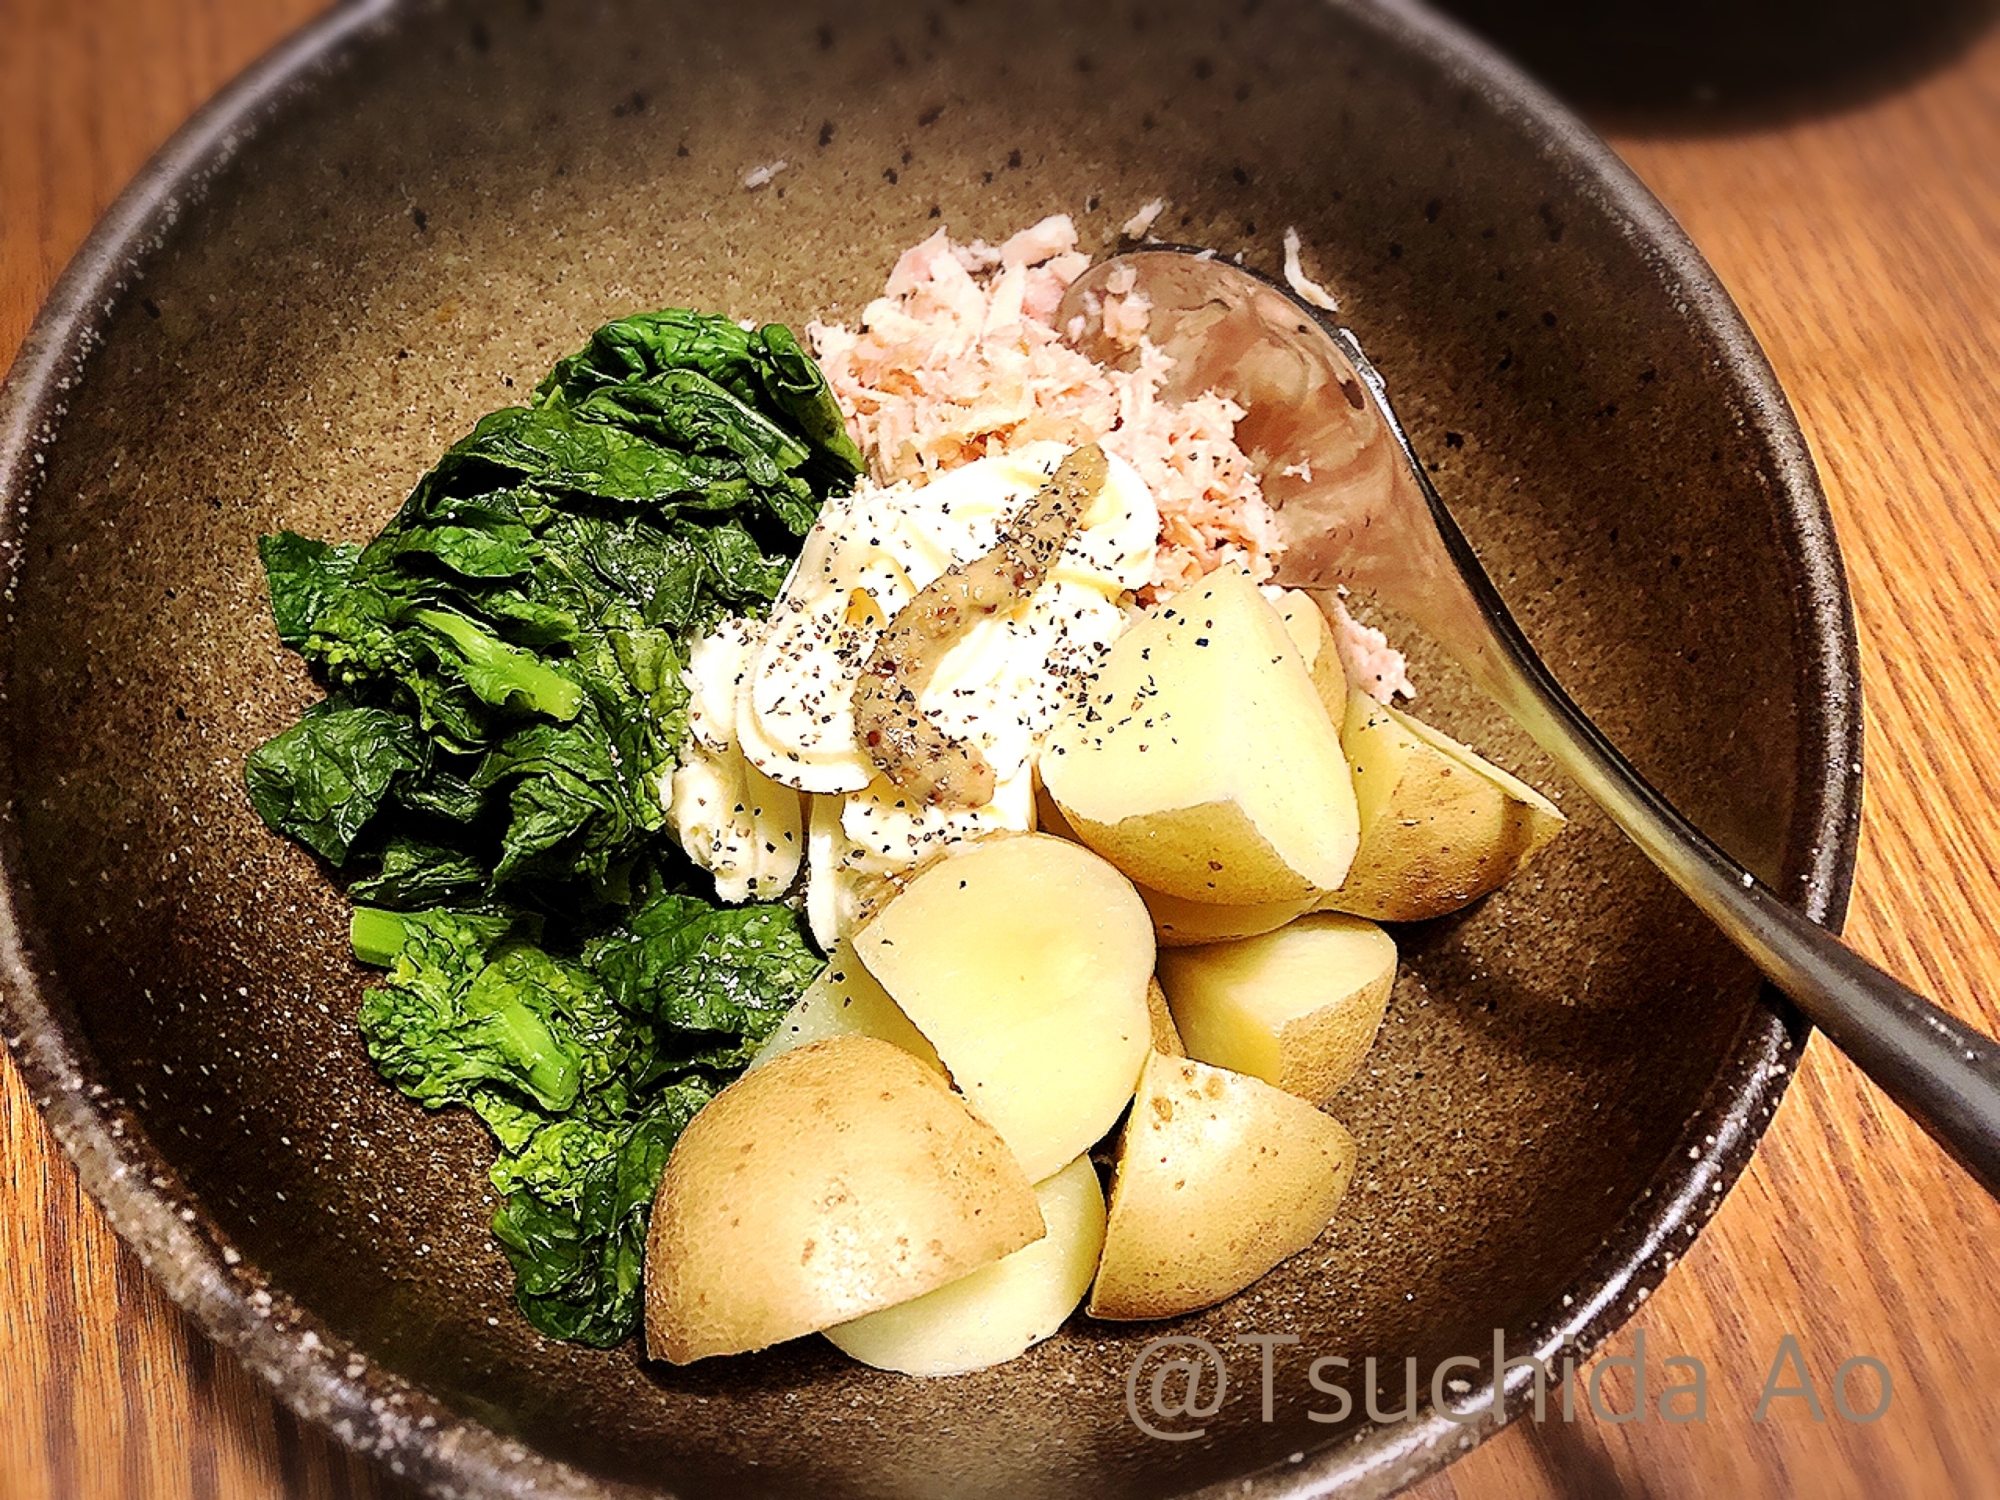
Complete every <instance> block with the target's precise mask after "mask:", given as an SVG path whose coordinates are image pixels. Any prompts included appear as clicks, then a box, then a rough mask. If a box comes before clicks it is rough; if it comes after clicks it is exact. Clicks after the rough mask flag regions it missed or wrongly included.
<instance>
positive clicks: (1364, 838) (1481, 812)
mask: <svg viewBox="0 0 2000 1500" xmlns="http://www.w3.org/2000/svg"><path fill="white" fill-rule="evenodd" d="M1341 738H1342V742H1343V743H1344V745H1345V746H1346V749H1347V758H1348V760H1349V761H1350V762H1351V763H1352V765H1353V767H1354V791H1355V798H1356V801H1357V803H1358V806H1359V810H1360V816H1361V847H1360V849H1359V851H1358V852H1357V853H1356V854H1355V856H1354V867H1353V868H1352V869H1351V870H1349V871H1348V874H1347V879H1346V880H1345V881H1344V882H1343V883H1342V885H1341V887H1340V889H1339V890H1337V891H1335V892H1334V893H1333V895H1331V896H1330V897H1328V898H1327V899H1326V901H1325V902H1323V903H1322V905H1323V906H1324V907H1325V908H1326V909H1328V910H1332V911H1344V912H1352V913H1353V914H1354V915H1356V916H1361V917H1372V918H1374V919H1375V920H1376V921H1378V922H1418V921H1422V920H1423V919H1425V918H1426V917H1438V916H1443V915H1444V914H1445V913H1446V912H1451V911H1457V910H1458V909H1459V908H1460V907H1461V906H1464V905H1466V904H1467V903H1468V902H1471V901H1475V900H1477V899H1478V898H1479V897H1481V896H1484V895H1486V894H1487V893H1488V892H1489V891H1494V890H1498V889H1499V888H1500V887H1501V886H1503V885H1505V884H1506V883H1507V881H1508V880H1510V879H1511V878H1513V876H1514V874H1515V872H1516V871H1518V870H1519V869H1520V868H1521V866H1522V865H1524V864H1526V863H1527V862H1528V861H1529V860H1530V859H1532V858H1533V857H1534V856H1535V854H1536V853H1537V852H1539V851H1540V850H1541V849H1542V847H1543V846H1544V845H1546V844H1547V843H1548V842H1549V840H1551V839H1553V838H1554V837H1555V836H1556V835H1557V834H1558V833H1560V832H1561V831H1562V826H1563V815H1562V814H1561V813H1560V812H1558V811H1557V810H1556V807H1555V804H1554V803H1552V802H1550V801H1549V799H1548V798H1546V797H1544V796H1543V795H1542V794H1541V793H1540V792H1538V791H1536V790H1535V789H1534V788H1533V787H1531V786H1529V785H1528V784H1527V783H1525V782H1523V781H1520V780H1518V779H1516V778H1515V777H1512V776H1509V775H1508V774H1507V773H1506V772H1505V771H1503V770H1501V769H1500V768H1499V767H1498V766H1495V765H1492V764H1490V763H1489V762H1487V761H1485V760H1482V759H1481V758H1480V757H1479V756H1477V755H1475V754H1473V752H1472V751H1470V750H1468V749H1467V748H1466V747H1465V746H1463V745H1461V744H1459V743H1458V741H1456V740H1454V739H1450V738H1448V737H1447V736H1445V735H1442V734H1439V733H1438V732H1437V731H1436V730H1435V729H1432V728H1431V727H1430V726H1429V725H1428V724H1422V723H1419V722H1418V721H1417V720H1415V719H1413V718H1411V717H1410V716H1409V715H1408V714H1406V713H1403V712H1401V711H1400V710H1398V709H1394V708H1388V707H1385V706H1384V705H1382V704H1380V703H1377V702H1376V701H1375V700H1374V699H1373V698H1370V697H1369V696H1368V695H1367V694H1366V693H1359V692H1357V693H1353V694H1350V695H1349V697H1348V700H1347V720H1346V723H1345V724H1344V725H1343V726H1342V728H1341Z"/></svg>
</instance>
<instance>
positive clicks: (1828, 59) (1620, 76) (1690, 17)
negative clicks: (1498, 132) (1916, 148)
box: [1436, 0, 2000, 129]
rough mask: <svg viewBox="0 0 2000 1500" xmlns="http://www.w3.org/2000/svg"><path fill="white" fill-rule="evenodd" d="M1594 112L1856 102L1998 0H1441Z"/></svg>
mask: <svg viewBox="0 0 2000 1500" xmlns="http://www.w3.org/2000/svg"><path fill="white" fill-rule="evenodd" d="M1436 3H1437V4H1438V5H1439V7H1440V8H1441V9H1443V10H1446V11H1449V12H1450V13H1451V14H1453V15H1455V16H1456V17H1458V19H1459V20H1461V21H1463V22H1465V23H1466V24H1467V25H1468V26H1470V27H1472V28H1473V29H1474V30H1475V31H1478V32H1480V33H1481V34H1483V35H1484V36H1486V37H1487V38H1488V39H1489V40H1491V41H1493V42H1495V43H1497V44H1498V45H1499V46H1500V47H1501V48H1502V49H1503V50H1504V51H1506V52H1508V53H1509V54H1511V55H1512V56H1513V57H1514V59H1515V60H1516V61H1517V62H1519V63H1521V64H1522V66H1524V67H1526V68H1527V69H1528V70H1529V71H1530V72H1532V73H1534V74H1535V75H1536V76H1537V77H1539V78H1540V79H1541V80H1542V82H1544V83H1546V84H1547V85H1548V86H1549V87H1551V88H1553V89H1554V90H1555V91H1556V92H1557V93H1559V94H1561V95H1563V96H1564V97H1565V98H1566V99H1567V100H1568V101H1569V102H1570V103H1571V104H1574V105H1576V106H1577V107H1579V108H1581V109H1583V110H1586V111H1588V112H1590V113H1592V114H1597V115H1612V116H1617V117H1622V120H1621V122H1622V123H1630V124H1632V125H1637V126H1642V127H1643V126H1646V125H1651V126H1654V127H1656V128H1665V129H1673V128H1695V129H1699V128H1701V127H1703V126H1704V125H1710V124H1712V125H1717V126H1720V125H1740V124H1744V123H1749V122H1753V121H1757V120H1769V119H1780V118H1784V117H1787V116H1791V115H1798V114H1806V113H1812V112H1815V111H1818V110H1823V109H1830V108H1837V107H1841V106H1845V105H1851V104H1855V103H1859V102H1861V101H1863V100H1865V99H1867V98H1869V97H1871V96H1873V95H1876V94H1879V93H1882V92H1886V91H1887V90H1890V89H1893V88H1896V87H1898V86H1899V85H1901V84H1904V83H1907V82H1909V81H1910V80H1912V79H1914V78H1916V77H1918V76H1920V75H1921V74H1923V73H1925V72H1927V71H1929V70H1930V69H1931V68H1933V67H1936V66H1938V65H1939V64H1940V63H1943V62H1945V61H1947V60H1949V59H1950V58H1951V57H1952V56H1954V55H1955V54H1957V53H1958V52H1959V51H1960V50H1962V49H1963V48H1964V47H1965V46H1966V45H1967V44H1968V43H1969V42H1970V41H1971V40H1972V39H1973V38H1975V37H1977V36H1978V35H1979V34H1980V33H1981V32H1982V31H1984V30H1985V29H1986V28H1987V26H1988V25H1989V24H1991V23H1992V21H1993V19H1994V17H1995V16H1996V14H2000V0H1872V3H1863V0H1680V3H1675V4H1662V3H1625V4H1619V3H1615V0H1614V3H1602V0H1599V3H1592V0H1436Z"/></svg>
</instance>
